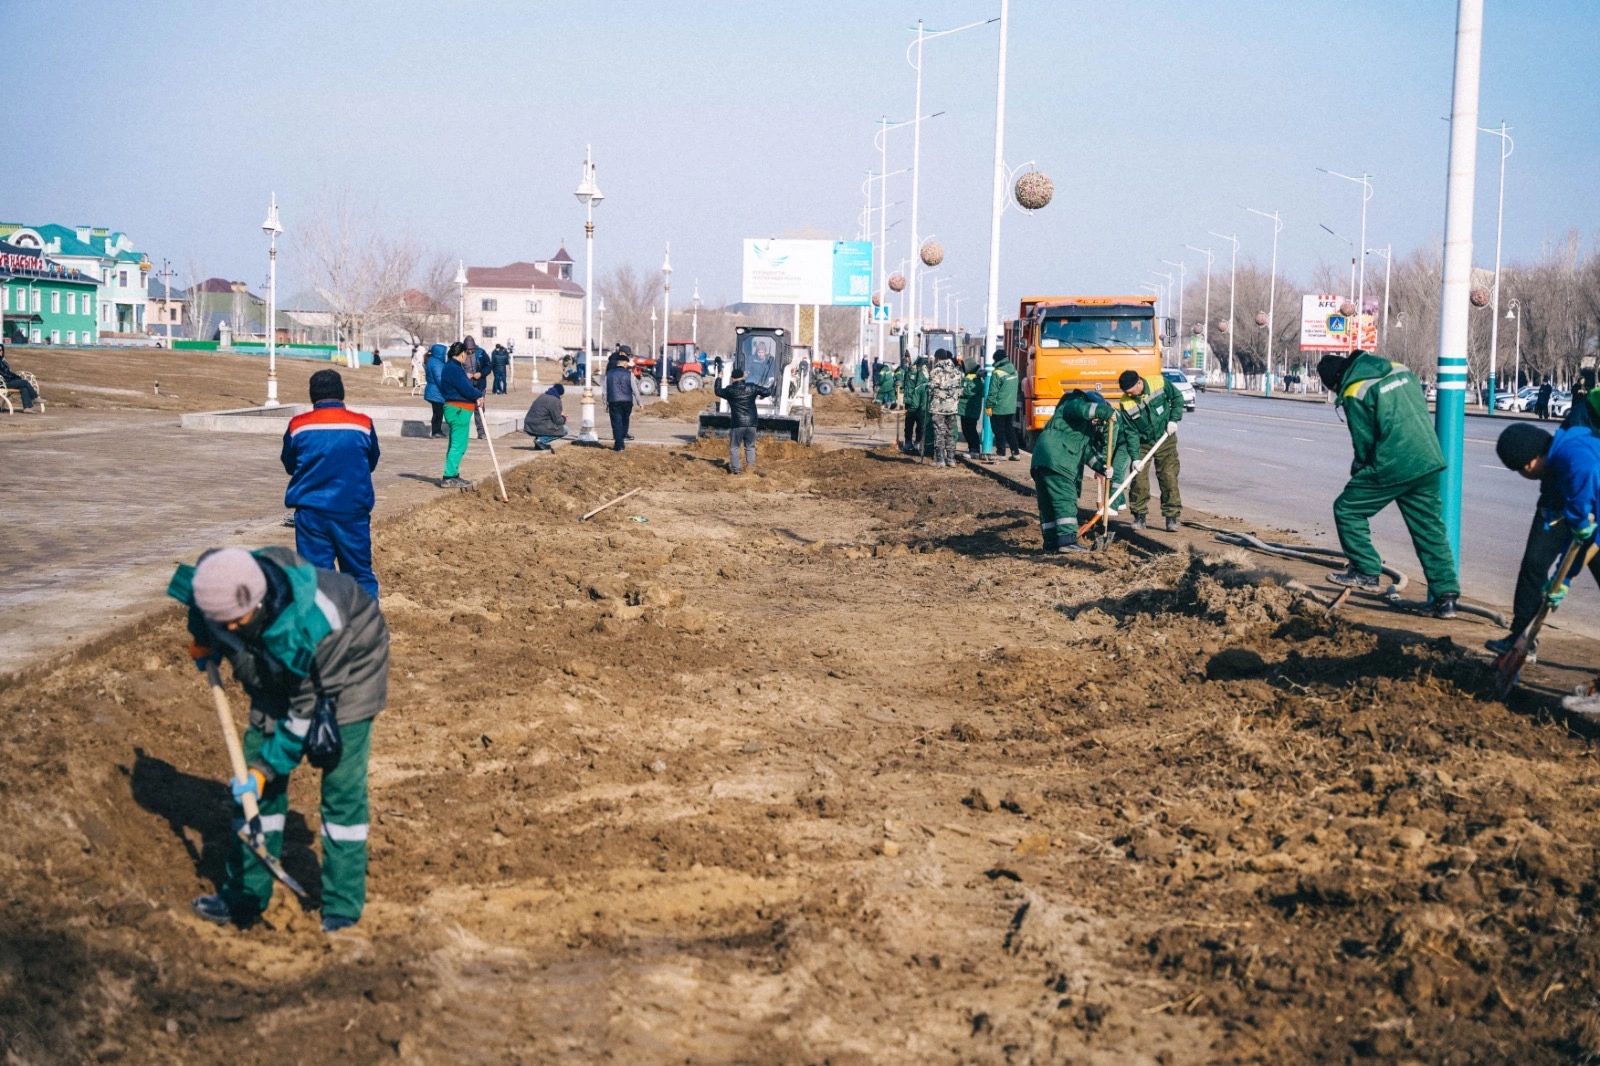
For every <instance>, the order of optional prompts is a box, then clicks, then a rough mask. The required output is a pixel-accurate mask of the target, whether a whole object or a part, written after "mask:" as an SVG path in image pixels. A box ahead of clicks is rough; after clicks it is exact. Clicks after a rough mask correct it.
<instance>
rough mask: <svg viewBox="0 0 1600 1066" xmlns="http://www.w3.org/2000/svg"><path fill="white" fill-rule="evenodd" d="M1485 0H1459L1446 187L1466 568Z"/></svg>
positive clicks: (1455, 470) (1449, 340)
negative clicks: (1465, 472)
mask: <svg viewBox="0 0 1600 1066" xmlns="http://www.w3.org/2000/svg"><path fill="white" fill-rule="evenodd" d="M1482 52H1483V0H1457V4H1456V60H1455V85H1454V88H1453V89H1452V92H1451V105H1450V171H1449V177H1448V182H1447V185H1446V189H1445V209H1444V281H1443V287H1442V292H1441V297H1440V314H1439V367H1438V373H1439V377H1438V381H1439V402H1438V408H1437V410H1436V411H1435V413H1434V428H1435V429H1436V430H1437V432H1438V434H1439V445H1440V447H1441V448H1442V449H1443V450H1444V461H1445V468H1444V473H1443V474H1441V475H1440V477H1441V479H1442V484H1441V485H1440V489H1441V492H1442V494H1443V496H1444V528H1445V534H1446V536H1448V537H1449V540H1450V553H1451V555H1453V556H1454V557H1455V560H1456V567H1457V571H1458V572H1459V570H1460V566H1461V494H1462V493H1461V489H1462V483H1461V474H1462V466H1463V463H1462V459H1463V451H1464V437H1465V436H1466V413H1467V331H1468V314H1469V301H1470V299H1471V295H1472V292H1471V290H1472V194H1473V184H1474V180H1475V178H1476V176H1477V169H1476V168H1477V156H1478V71H1479V66H1480V63H1481V60H1482Z"/></svg>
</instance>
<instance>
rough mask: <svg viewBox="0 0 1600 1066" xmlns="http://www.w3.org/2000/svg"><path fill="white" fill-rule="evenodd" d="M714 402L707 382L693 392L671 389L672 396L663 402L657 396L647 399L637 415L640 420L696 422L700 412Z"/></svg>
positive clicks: (715, 400) (709, 384) (714, 397)
mask: <svg viewBox="0 0 1600 1066" xmlns="http://www.w3.org/2000/svg"><path fill="white" fill-rule="evenodd" d="M716 402H717V398H716V396H714V395H712V392H711V383H710V382H709V381H707V382H706V384H705V385H704V386H702V387H701V388H698V389H695V390H694V391H693V392H680V391H678V390H677V389H673V390H672V394H671V395H670V396H668V397H667V398H666V399H665V400H663V399H661V398H660V397H659V396H651V397H647V398H646V399H645V401H644V406H643V407H642V408H640V409H639V411H638V415H639V417H640V418H660V419H665V420H666V421H669V422H697V421H698V420H699V418H700V412H701V411H704V410H705V409H706V408H708V407H711V406H713V405H714V404H715V403H716Z"/></svg>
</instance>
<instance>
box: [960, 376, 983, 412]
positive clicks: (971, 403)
mask: <svg viewBox="0 0 1600 1066" xmlns="http://www.w3.org/2000/svg"><path fill="white" fill-rule="evenodd" d="M983 381H984V377H983V371H982V369H978V370H972V371H969V372H968V373H967V374H965V375H964V376H963V377H962V378H961V408H960V410H961V417H962V418H982V417H983V392H984V390H983Z"/></svg>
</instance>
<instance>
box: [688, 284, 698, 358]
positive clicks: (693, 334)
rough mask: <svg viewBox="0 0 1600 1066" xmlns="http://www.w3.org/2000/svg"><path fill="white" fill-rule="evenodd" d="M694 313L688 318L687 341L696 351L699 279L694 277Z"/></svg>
mask: <svg viewBox="0 0 1600 1066" xmlns="http://www.w3.org/2000/svg"><path fill="white" fill-rule="evenodd" d="M692 299H693V300H694V315H693V316H692V317H691V318H690V319H689V342H690V343H691V344H693V345H694V350H695V352H696V353H698V352H699V351H700V279H699V278H695V279H694V296H693V297H692Z"/></svg>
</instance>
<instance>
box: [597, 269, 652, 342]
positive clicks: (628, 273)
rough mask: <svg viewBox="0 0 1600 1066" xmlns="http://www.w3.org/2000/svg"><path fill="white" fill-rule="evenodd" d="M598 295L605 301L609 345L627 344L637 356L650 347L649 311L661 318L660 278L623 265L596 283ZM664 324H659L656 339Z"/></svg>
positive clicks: (650, 272) (648, 272) (649, 272)
mask: <svg viewBox="0 0 1600 1066" xmlns="http://www.w3.org/2000/svg"><path fill="white" fill-rule="evenodd" d="M595 290H596V294H597V296H598V297H599V298H601V299H604V300H605V302H606V343H607V344H608V345H611V346H612V347H615V346H616V345H618V344H626V345H628V346H629V347H630V348H632V349H633V350H634V352H635V354H638V355H643V354H644V353H645V352H646V351H648V350H649V348H650V312H651V311H652V310H655V311H656V312H657V317H658V318H659V316H660V312H659V308H660V307H661V275H660V274H658V273H656V272H655V271H642V272H641V271H638V270H635V269H634V268H633V267H632V266H630V265H628V264H626V263H624V264H623V265H622V266H619V267H617V268H615V269H614V270H612V271H611V272H610V273H608V274H605V275H604V276H602V277H601V278H600V279H599V281H598V282H597V283H596V284H595ZM660 329H661V324H660V323H659V322H657V323H656V331H657V340H658V341H659V339H660Z"/></svg>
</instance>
